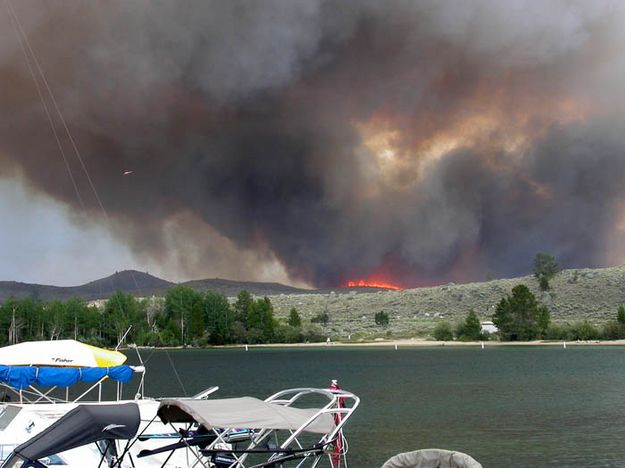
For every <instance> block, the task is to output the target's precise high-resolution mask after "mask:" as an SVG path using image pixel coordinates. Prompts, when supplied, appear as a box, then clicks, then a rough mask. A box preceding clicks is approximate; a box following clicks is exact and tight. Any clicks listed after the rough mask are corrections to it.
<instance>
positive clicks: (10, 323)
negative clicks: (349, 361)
mask: <svg viewBox="0 0 625 468" xmlns="http://www.w3.org/2000/svg"><path fill="white" fill-rule="evenodd" d="M128 329H130V331H129V332H128V334H127V336H126V342H128V343H135V344H137V345H140V346H189V345H191V346H204V345H226V344H236V343H250V344H257V343H295V342H306V341H310V342H313V341H323V340H325V336H323V334H322V332H321V329H320V328H318V327H317V326H316V325H314V324H311V323H303V321H302V319H301V317H300V316H299V313H298V312H297V310H296V309H292V310H291V312H290V315H289V317H288V319H287V320H286V321H281V320H278V319H277V318H276V317H275V316H274V310H273V305H272V304H271V301H270V300H269V298H267V297H264V298H258V299H255V298H253V297H252V295H251V294H250V293H249V292H247V291H241V292H240V293H239V295H238V296H237V299H236V301H235V302H233V303H230V301H228V299H227V298H226V297H225V296H224V295H223V294H219V293H216V292H210V291H209V292H206V293H201V292H199V291H196V290H194V289H192V288H189V287H187V286H175V287H173V288H171V289H170V290H169V291H168V292H167V295H166V296H165V299H164V300H159V299H155V298H154V299H138V298H136V297H134V296H133V295H131V294H125V293H123V292H116V293H114V294H113V295H112V296H111V297H110V298H109V299H108V300H106V302H105V303H104V307H102V308H99V307H97V306H96V305H90V304H88V303H87V302H85V301H84V300H81V299H78V298H74V299H70V300H68V301H49V302H44V301H40V300H36V299H32V298H23V299H17V298H10V299H8V300H6V301H4V303H2V305H0V330H6V333H0V345H2V346H4V345H7V344H14V343H18V342H21V341H29V340H57V339H69V338H71V339H77V340H79V341H83V342H86V343H90V344H94V345H97V346H116V345H117V343H119V342H120V341H121V340H122V338H123V337H124V334H125V333H126V331H127V330H128Z"/></svg>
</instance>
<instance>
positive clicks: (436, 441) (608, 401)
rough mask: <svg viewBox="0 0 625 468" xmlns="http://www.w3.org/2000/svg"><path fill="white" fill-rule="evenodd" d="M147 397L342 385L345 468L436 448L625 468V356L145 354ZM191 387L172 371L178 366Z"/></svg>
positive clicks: (500, 458)
mask: <svg viewBox="0 0 625 468" xmlns="http://www.w3.org/2000/svg"><path fill="white" fill-rule="evenodd" d="M142 355H143V358H144V360H147V363H146V365H147V368H148V373H147V388H146V393H148V394H149V395H150V396H161V395H183V394H184V393H185V392H186V394H188V395H192V394H193V393H196V392H199V391H200V390H202V389H204V388H205V387H208V386H212V385H219V387H220V390H219V392H218V394H216V396H221V397H230V396H240V395H252V396H257V397H261V398H264V397H266V396H268V395H270V394H272V393H274V392H276V391H278V390H281V389H284V388H289V387H301V386H320V387H326V386H327V385H328V383H329V381H330V380H331V379H334V378H336V379H339V382H340V384H341V385H342V386H343V388H345V389H347V390H350V391H352V392H354V393H356V394H357V395H358V396H360V398H361V406H360V408H359V410H358V411H357V412H356V413H355V414H354V416H353V418H352V420H351V423H350V424H349V425H348V427H347V431H346V432H347V436H348V438H349V441H350V456H349V461H350V466H352V467H379V466H381V465H382V463H383V462H384V461H385V460H386V459H387V458H389V457H390V456H392V455H394V454H395V453H398V452H402V451H410V450H416V449H418V448H427V447H438V448H447V449H452V450H459V451H463V452H466V453H469V454H470V455H472V456H473V457H474V458H476V459H477V460H479V461H480V462H481V463H482V464H483V465H484V466H485V467H504V466H625V348H620V347H577V348H575V347H569V348H568V349H562V348H551V347H499V348H490V349H489V348H488V347H487V348H486V349H484V350H482V349H479V348H420V349H417V348H413V349H401V348H400V349H399V350H397V351H395V350H394V349H392V348H389V349H379V348H351V349H345V348H332V347H323V348H320V349H302V348H297V349H250V351H248V352H246V351H245V350H243V349H232V350H184V351H183V350H181V351H167V352H165V351H149V350H148V351H143V352H142ZM171 363H173V365H174V366H175V369H176V371H177V373H178V375H179V377H180V380H181V381H182V383H183V385H184V388H185V389H184V390H182V387H181V384H180V383H179V382H178V379H177V377H176V375H175V373H174V372H173V370H172V364H171Z"/></svg>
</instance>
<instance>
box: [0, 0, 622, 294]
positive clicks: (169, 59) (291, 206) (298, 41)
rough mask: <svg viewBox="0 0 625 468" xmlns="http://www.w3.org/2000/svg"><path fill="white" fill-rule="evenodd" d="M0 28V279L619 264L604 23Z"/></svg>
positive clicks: (246, 10)
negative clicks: (551, 261)
mask: <svg viewBox="0 0 625 468" xmlns="http://www.w3.org/2000/svg"><path fill="white" fill-rule="evenodd" d="M2 8H3V10H2V11H3V12H4V13H5V14H2V15H0V35H1V39H0V87H1V89H2V90H3V92H2V93H0V195H1V197H2V201H1V202H0V206H1V209H2V213H1V214H2V223H3V228H2V231H1V235H2V239H1V241H2V242H0V259H1V260H2V261H1V262H0V277H1V278H3V279H16V280H22V281H37V282H44V283H53V284H76V283H82V282H85V281H88V280H91V279H95V278H97V277H100V276H103V275H105V274H109V273H111V272H113V271H115V270H121V269H124V268H136V269H139V270H144V271H145V270H149V271H150V272H152V273H155V274H157V275H159V276H162V277H165V278H167V279H171V280H177V279H190V278H201V277H216V276H218V277H226V278H233V279H245V280H275V281H280V282H290V283H292V284H300V285H303V284H308V285H315V286H338V285H343V284H345V283H346V282H347V281H349V280H361V279H364V280H388V281H393V282H395V283H397V284H399V285H402V286H415V285H426V284H436V283H440V282H447V281H456V282H459V281H471V280H482V279H484V278H485V277H486V275H495V276H514V275H520V274H525V273H527V272H529V270H530V269H531V261H532V257H533V256H534V255H535V253H537V252H540V251H547V252H550V253H552V254H554V255H556V257H557V258H558V260H559V261H560V263H561V264H562V266H563V267H565V268H581V267H598V266H607V265H614V264H619V263H621V262H623V261H624V259H625V248H624V247H623V246H624V245H625V203H624V202H625V198H624V197H625V108H624V106H625V105H624V104H623V103H624V102H625V86H624V84H623V83H624V82H625V81H624V79H625V2H622V1H610V0H605V1H592V2H589V1H582V0H548V1H541V2H536V1H534V0H509V1H500V0H457V1H453V0H452V1H445V2H441V1H435V0H418V1H400V0H389V1H385V2H380V1H378V0H360V1H342V2H334V1H327V0H266V1H263V2H257V1H252V0H246V1H243V0H231V1H227V2H223V1H204V0H202V1H191V0H190V1H169V2H160V3H157V2H152V1H148V0H136V1H133V2H127V1H121V0H120V1H93V2H89V3H77V2H70V1H68V0H50V1H48V2H46V3H45V4H41V3H40V2H36V1H34V0H21V1H19V2H18V1H15V0H9V1H7V2H5V3H4V5H3V7H2ZM48 87H49V88H50V90H52V92H53V96H54V99H52V96H51V95H50V94H49V93H48V90H47V88H48ZM40 94H41V95H42V96H43V103H42V100H41V99H40ZM57 107H58V109H59V110H60V111H61V115H62V116H63V118H64V120H61V118H60V115H59V113H57ZM46 111H47V112H48V113H49V114H50V116H51V119H52V126H53V128H54V130H55V132H56V134H57V137H58V143H57V140H56V137H55V135H54V132H53V131H52V129H51V126H50V123H49V122H48V119H47V117H46ZM65 124H67V128H68V129H69V130H70V132H71V136H72V138H73V141H72V140H71V139H70V138H69V135H68V134H67V132H66V131H65ZM74 143H75V146H74ZM59 145H60V146H61V150H62V151H61V150H59V147H58V146H59ZM75 149H78V150H79V154H77V153H76V151H75ZM125 171H133V172H132V173H131V174H128V175H124V172H125Z"/></svg>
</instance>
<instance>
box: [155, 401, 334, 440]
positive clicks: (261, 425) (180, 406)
mask: <svg viewBox="0 0 625 468" xmlns="http://www.w3.org/2000/svg"><path fill="white" fill-rule="evenodd" d="M318 411H319V409H303V408H293V407H290V406H282V405H277V404H274V403H268V402H265V401H262V400H259V399H258V398H253V397H242V398H225V399H221V400H196V399H191V398H189V399H184V398H181V399H166V400H161V404H160V406H159V408H158V416H159V417H160V418H161V420H162V421H163V422H164V423H170V422H171V423H188V422H194V421H196V422H198V423H200V424H202V425H203V426H204V427H206V428H207V429H211V428H245V429H278V430H293V431H294V430H297V429H299V428H300V427H301V426H302V425H303V424H304V423H306V421H308V420H309V419H310V418H311V417H313V416H314V415H315V414H317V412H318ZM334 428H335V424H334V418H333V417H332V416H331V415H329V414H327V413H325V414H320V415H319V417H318V418H316V419H315V420H314V421H313V422H312V423H311V424H310V425H309V426H307V427H306V429H305V431H306V432H314V433H317V434H327V433H328V432H330V431H332V430H333V429H334Z"/></svg>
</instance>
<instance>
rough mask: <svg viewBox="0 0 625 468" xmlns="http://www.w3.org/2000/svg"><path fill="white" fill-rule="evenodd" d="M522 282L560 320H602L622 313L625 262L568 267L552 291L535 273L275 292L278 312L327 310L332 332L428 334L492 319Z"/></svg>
mask: <svg viewBox="0 0 625 468" xmlns="http://www.w3.org/2000/svg"><path fill="white" fill-rule="evenodd" d="M517 284H525V285H527V286H528V287H529V288H530V289H531V290H532V292H533V293H534V294H535V295H536V297H537V298H538V299H539V300H540V301H541V302H542V303H544V304H545V305H547V306H548V307H549V309H550V310H551V315H552V320H553V321H554V322H573V321H577V320H588V321H590V322H591V323H594V324H601V323H603V322H605V321H607V320H610V319H614V318H616V311H617V308H618V306H619V305H620V304H623V303H625V266H620V267H613V268H603V269H579V270H565V271H562V272H561V273H559V274H558V275H557V276H556V277H555V278H554V279H553V280H552V281H551V286H552V289H551V290H550V291H549V292H546V293H544V292H541V291H540V290H539V288H538V282H537V280H536V279H535V278H534V277H533V276H524V277H520V278H513V279H501V280H494V281H489V282H484V283H469V284H448V285H443V286H438V287H431V288H417V289H409V290H405V291H377V292H374V293H368V292H362V290H361V291H348V292H346V293H342V292H341V293H339V292H338V290H337V292H329V293H327V294H300V295H297V296H293V295H277V296H271V297H270V299H271V301H272V303H273V304H274V307H275V310H276V315H278V316H279V317H286V316H287V315H288V313H289V311H290V309H291V307H295V308H297V310H298V311H299V312H300V314H301V315H302V316H303V317H304V318H307V319H310V318H312V317H313V316H315V315H316V314H318V313H321V312H324V311H326V312H327V313H328V314H329V316H330V323H329V324H328V326H327V327H326V330H325V331H326V333H327V334H328V335H329V336H331V337H333V338H335V339H338V338H345V337H347V336H349V335H351V338H352V339H354V338H358V337H361V336H367V337H375V336H379V337H386V336H388V334H390V336H393V337H416V336H425V335H427V334H428V333H429V331H430V330H432V329H433V328H434V326H435V325H436V323H438V322H440V321H442V320H448V321H450V322H452V323H455V322H457V321H460V320H462V319H464V318H465V317H466V314H467V313H468V311H469V310H470V309H474V310H475V311H476V313H477V314H478V316H479V317H480V319H481V320H490V318H491V315H492V314H493V312H494V309H495V307H496V305H497V303H498V302H499V301H500V300H501V298H502V297H503V296H504V295H506V294H509V293H510V291H511V290H512V288H513V287H514V286H516V285H517ZM381 310H383V311H385V312H387V313H388V314H389V316H390V317H391V321H390V326H389V327H388V329H383V328H381V327H378V326H376V325H375V323H374V314H375V313H376V312H378V311H381Z"/></svg>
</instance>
